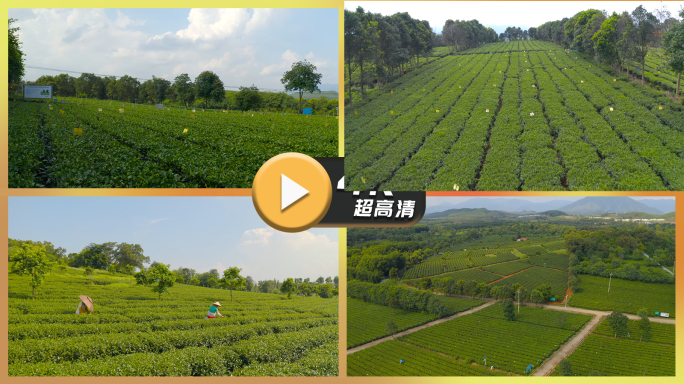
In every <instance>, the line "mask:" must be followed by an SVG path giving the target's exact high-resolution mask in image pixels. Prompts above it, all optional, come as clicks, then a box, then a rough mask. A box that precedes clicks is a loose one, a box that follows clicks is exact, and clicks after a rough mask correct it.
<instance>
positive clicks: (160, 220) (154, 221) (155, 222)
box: [150, 217, 169, 224]
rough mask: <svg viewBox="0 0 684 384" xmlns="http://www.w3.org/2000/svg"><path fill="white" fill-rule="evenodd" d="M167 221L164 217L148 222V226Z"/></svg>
mask: <svg viewBox="0 0 684 384" xmlns="http://www.w3.org/2000/svg"><path fill="white" fill-rule="evenodd" d="M168 219H169V218H168V217H164V218H162V219H152V220H150V224H157V223H159V222H162V221H164V220H168Z"/></svg>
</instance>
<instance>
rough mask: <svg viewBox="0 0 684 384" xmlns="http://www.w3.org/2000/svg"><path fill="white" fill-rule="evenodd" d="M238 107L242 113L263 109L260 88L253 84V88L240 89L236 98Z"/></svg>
mask: <svg viewBox="0 0 684 384" xmlns="http://www.w3.org/2000/svg"><path fill="white" fill-rule="evenodd" d="M235 101H237V107H238V108H239V109H240V110H242V111H249V110H253V109H259V108H261V103H262V97H261V92H259V88H257V87H256V86H254V84H252V86H251V87H240V91H239V92H238V94H237V95H236V96H235Z"/></svg>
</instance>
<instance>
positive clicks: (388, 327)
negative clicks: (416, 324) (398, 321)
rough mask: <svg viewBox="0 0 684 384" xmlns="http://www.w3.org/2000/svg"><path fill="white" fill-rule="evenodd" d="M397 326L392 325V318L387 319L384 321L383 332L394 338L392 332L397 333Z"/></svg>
mask: <svg viewBox="0 0 684 384" xmlns="http://www.w3.org/2000/svg"><path fill="white" fill-rule="evenodd" d="M397 330H398V328H397V326H396V325H394V322H393V321H392V319H390V320H387V323H385V333H386V334H388V335H391V336H392V338H394V334H395V333H397Z"/></svg>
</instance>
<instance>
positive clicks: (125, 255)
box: [109, 243, 150, 268]
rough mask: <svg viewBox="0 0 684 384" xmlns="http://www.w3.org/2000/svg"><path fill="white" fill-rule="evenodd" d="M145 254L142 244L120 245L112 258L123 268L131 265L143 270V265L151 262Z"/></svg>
mask: <svg viewBox="0 0 684 384" xmlns="http://www.w3.org/2000/svg"><path fill="white" fill-rule="evenodd" d="M109 244H111V243H109ZM143 252H144V251H143V249H142V247H141V246H140V244H128V243H119V244H117V245H116V250H114V252H113V255H112V257H113V261H115V262H116V263H118V264H119V265H120V266H122V267H123V266H127V265H130V266H132V267H137V268H142V267H143V266H144V265H143V264H147V263H149V262H150V258H149V257H148V256H145V255H144V254H143Z"/></svg>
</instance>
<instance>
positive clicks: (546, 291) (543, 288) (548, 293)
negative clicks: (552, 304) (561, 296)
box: [537, 284, 553, 300]
mask: <svg viewBox="0 0 684 384" xmlns="http://www.w3.org/2000/svg"><path fill="white" fill-rule="evenodd" d="M537 290H538V291H539V293H541V294H542V297H543V298H544V300H550V299H551V297H552V296H553V288H551V286H550V285H549V284H542V285H540V286H539V287H537Z"/></svg>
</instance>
